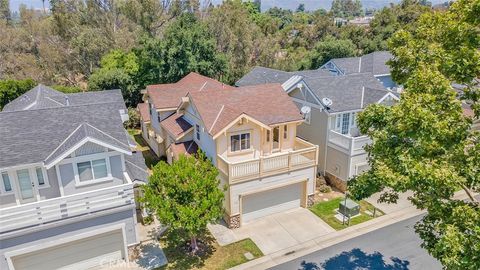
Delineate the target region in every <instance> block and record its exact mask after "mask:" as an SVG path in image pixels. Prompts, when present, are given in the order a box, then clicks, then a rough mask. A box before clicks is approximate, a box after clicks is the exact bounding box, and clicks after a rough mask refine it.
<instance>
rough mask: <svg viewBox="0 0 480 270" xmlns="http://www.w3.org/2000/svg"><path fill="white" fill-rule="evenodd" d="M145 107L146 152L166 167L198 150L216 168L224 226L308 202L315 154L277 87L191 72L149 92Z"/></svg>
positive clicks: (292, 107)
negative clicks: (230, 82) (241, 83)
mask: <svg viewBox="0 0 480 270" xmlns="http://www.w3.org/2000/svg"><path fill="white" fill-rule="evenodd" d="M146 104H148V105H143V104H142V105H140V106H139V108H140V109H141V108H146V107H147V106H148V108H150V110H149V111H148V113H149V114H150V115H149V116H148V115H146V114H147V110H146V109H143V110H140V111H141V113H142V117H141V119H142V120H143V119H148V118H149V119H150V123H142V126H146V129H144V130H143V132H144V133H146V134H144V137H146V138H148V139H149V140H148V143H149V144H150V145H151V147H152V149H159V153H160V154H161V155H166V156H167V160H168V161H169V162H174V161H175V159H176V158H178V157H179V156H180V155H182V154H183V155H190V154H193V153H195V152H196V151H197V149H201V150H202V151H203V152H205V154H206V156H207V157H208V158H210V159H211V161H212V163H213V164H214V165H215V166H216V167H217V168H218V170H219V179H220V182H221V186H227V190H226V191H225V202H224V207H225V220H226V222H227V224H228V225H229V227H231V228H237V227H240V226H241V225H242V224H245V223H247V222H249V221H251V220H254V219H257V218H260V217H263V216H266V215H269V214H273V213H277V212H281V211H285V210H288V209H293V208H298V207H306V206H307V205H309V204H311V203H312V202H313V195H314V190H315V178H316V169H317V156H318V154H317V149H318V148H317V146H315V145H313V144H311V143H309V142H306V141H304V140H302V139H300V138H298V137H297V134H296V133H297V126H298V125H300V124H301V123H303V121H304V120H303V118H302V116H301V114H300V111H299V110H298V108H297V107H296V106H295V104H294V103H293V102H292V100H291V99H290V98H289V97H288V95H287V94H286V93H285V91H284V90H283V88H282V86H281V85H280V84H278V83H273V84H272V83H267V84H265V83H264V84H261V85H254V86H247V87H232V86H228V85H224V84H222V83H220V82H218V81H215V80H213V79H210V78H207V77H204V76H201V75H199V74H196V73H190V74H189V75H187V76H185V77H184V78H183V79H181V80H180V81H179V82H177V83H173V84H164V85H154V86H149V87H147V99H146ZM149 132H150V133H149Z"/></svg>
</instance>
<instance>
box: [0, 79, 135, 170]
mask: <svg viewBox="0 0 480 270" xmlns="http://www.w3.org/2000/svg"><path fill="white" fill-rule="evenodd" d="M35 91H38V88H37V90H34V91H29V92H30V93H29V95H30V94H32V93H36V92H35ZM41 91H43V90H41ZM45 93H47V94H48V95H44V93H41V94H40V96H41V98H36V99H35V100H36V101H40V103H41V104H43V103H42V102H41V101H42V100H44V98H46V97H52V96H51V95H50V94H51V92H49V90H47V91H46V92H45ZM85 94H86V93H78V94H67V96H69V100H71V102H70V105H68V106H67V105H60V103H55V104H56V105H55V106H50V105H48V106H47V105H45V104H43V105H42V106H39V108H36V107H35V108H34V107H33V106H32V107H30V108H28V109H25V108H26V107H25V104H26V103H23V101H24V99H21V100H22V101H15V105H14V106H11V107H10V109H11V110H10V109H9V110H7V111H2V112H0V127H1V128H0V138H2V143H1V144H0V168H4V167H11V166H16V165H22V164H32V163H41V162H46V161H47V158H48V161H52V160H51V158H52V157H59V156H61V155H62V153H65V151H67V150H66V149H68V147H69V146H73V145H75V143H78V142H79V141H81V140H82V138H86V137H88V138H94V139H96V140H98V141H101V142H103V143H105V144H109V145H115V146H116V147H117V148H119V149H123V150H124V151H126V152H129V151H130V149H129V142H128V140H127V135H126V133H125V129H124V128H123V121H122V118H121V115H120V110H125V109H126V108H125V104H124V103H123V98H122V97H121V93H120V91H118V90H109V91H101V92H91V93H88V94H86V95H85ZM61 95H65V94H63V93H61ZM72 95H73V96H72ZM55 97H57V95H55ZM70 97H73V98H70ZM52 100H53V99H52ZM93 100H95V103H93V104H88V102H90V101H93ZM120 100H121V101H122V102H117V101H120ZM19 102H20V103H19ZM40 103H38V104H40ZM30 104H31V103H30ZM17 105H18V106H17ZM57 105H58V106H57ZM35 106H36V105H35ZM49 156H51V157H49Z"/></svg>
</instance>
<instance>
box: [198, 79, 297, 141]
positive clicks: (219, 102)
mask: <svg viewBox="0 0 480 270" xmlns="http://www.w3.org/2000/svg"><path fill="white" fill-rule="evenodd" d="M190 96H191V97H192V101H193V103H194V105H195V107H196V108H197V110H198V113H199V114H200V117H201V118H202V120H203V122H204V124H205V127H206V129H207V131H208V132H209V133H210V134H211V135H212V136H213V135H215V134H217V133H218V132H219V131H221V130H222V129H224V128H225V127H226V126H227V125H228V124H230V123H231V122H232V121H233V120H235V119H236V118H237V117H239V116H240V115H242V114H246V115H248V116H250V117H252V118H254V119H255V120H258V121H260V122H262V123H263V124H265V125H273V124H277V123H284V122H291V121H300V120H302V117H301V115H300V111H299V110H298V108H297V106H295V104H294V103H293V101H292V100H291V99H290V97H289V96H288V94H287V93H286V92H285V91H284V90H283V88H282V86H281V85H280V84H277V83H273V84H261V85H252V86H244V87H238V88H234V87H231V88H229V89H224V90H223V91H214V90H210V89H208V90H202V91H199V92H192V93H190Z"/></svg>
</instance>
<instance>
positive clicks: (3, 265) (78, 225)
mask: <svg viewBox="0 0 480 270" xmlns="http://www.w3.org/2000/svg"><path fill="white" fill-rule="evenodd" d="M134 214H135V211H134V209H128V210H124V211H122V212H118V213H114V214H109V215H105V216H97V217H93V218H90V219H87V220H85V219H83V220H80V219H79V220H78V222H75V223H71V224H66V225H60V226H56V227H53V228H49V229H45V230H42V231H37V232H32V233H28V234H24V235H22V236H18V237H13V238H8V239H2V240H1V245H0V269H8V266H7V261H6V259H5V252H8V251H13V250H18V249H22V248H26V247H32V246H42V245H43V244H44V243H47V242H50V241H57V240H59V239H62V238H67V237H72V236H75V235H78V234H81V233H85V232H89V231H94V230H96V229H101V228H104V227H108V226H111V225H115V224H125V234H126V241H127V245H131V244H135V243H136V242H137V239H136V231H135V219H134V216H133V215H134Z"/></svg>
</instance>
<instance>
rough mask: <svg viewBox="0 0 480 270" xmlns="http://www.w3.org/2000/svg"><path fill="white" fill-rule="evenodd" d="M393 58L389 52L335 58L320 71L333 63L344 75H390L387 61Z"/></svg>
mask: <svg viewBox="0 0 480 270" xmlns="http://www.w3.org/2000/svg"><path fill="white" fill-rule="evenodd" d="M391 58H392V54H391V53H390V52H388V51H378V52H372V53H369V54H366V55H363V56H361V57H345V58H334V59H331V60H330V61H328V62H327V63H326V64H324V65H323V66H322V67H320V69H325V66H326V65H327V64H328V63H329V62H331V63H333V64H334V65H335V66H336V67H337V69H339V70H340V72H341V73H342V75H348V74H353V73H365V72H370V73H372V74H374V75H382V74H390V67H389V66H388V65H387V61H388V60H390V59H391Z"/></svg>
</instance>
